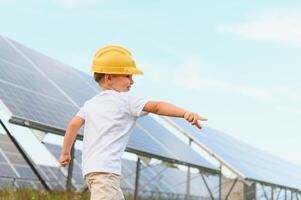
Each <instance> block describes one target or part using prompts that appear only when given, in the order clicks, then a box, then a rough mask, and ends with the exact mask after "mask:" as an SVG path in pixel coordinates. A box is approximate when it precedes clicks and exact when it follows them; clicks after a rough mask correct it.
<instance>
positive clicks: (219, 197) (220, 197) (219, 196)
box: [218, 165, 223, 200]
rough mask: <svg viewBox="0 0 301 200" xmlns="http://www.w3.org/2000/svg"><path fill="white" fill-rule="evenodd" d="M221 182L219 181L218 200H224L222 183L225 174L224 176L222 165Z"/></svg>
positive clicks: (220, 168) (220, 167)
mask: <svg viewBox="0 0 301 200" xmlns="http://www.w3.org/2000/svg"><path fill="white" fill-rule="evenodd" d="M219 171H220V173H219V180H218V199H219V200H222V192H223V191H222V181H223V174H222V165H220V166H219Z"/></svg>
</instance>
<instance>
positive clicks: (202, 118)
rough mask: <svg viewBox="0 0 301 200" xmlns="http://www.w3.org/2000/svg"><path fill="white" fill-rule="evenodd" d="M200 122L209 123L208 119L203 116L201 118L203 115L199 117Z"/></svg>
mask: <svg viewBox="0 0 301 200" xmlns="http://www.w3.org/2000/svg"><path fill="white" fill-rule="evenodd" d="M199 120H201V121H208V119H207V118H205V117H203V116H201V115H199Z"/></svg>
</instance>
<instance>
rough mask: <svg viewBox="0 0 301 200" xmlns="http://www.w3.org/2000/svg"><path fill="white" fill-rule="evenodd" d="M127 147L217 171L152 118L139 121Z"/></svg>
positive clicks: (143, 118)
mask: <svg viewBox="0 0 301 200" xmlns="http://www.w3.org/2000/svg"><path fill="white" fill-rule="evenodd" d="M127 147H129V148H133V149H136V150H140V151H143V152H146V153H149V154H156V155H160V156H162V157H167V158H170V159H174V160H178V161H179V162H185V163H186V164H190V165H194V166H203V167H204V168H208V169H216V168H215V167H214V166H213V165H212V164H210V163H209V162H207V161H206V160H205V159H203V158H202V157H201V156H200V155H199V154H197V153H196V152H195V151H194V150H192V149H191V148H189V147H188V145H186V144H184V142H182V141H181V140H179V139H178V138H177V137H176V136H174V135H173V134H172V133H170V132H169V131H168V130H167V129H165V128H164V127H162V125H160V124H159V123H158V122H156V121H155V120H154V119H152V117H150V116H145V117H142V118H139V119H138V120H137V125H136V127H135V129H134V130H133V133H132V135H131V137H130V140H129V142H128V145H127ZM216 170H217V169H216Z"/></svg>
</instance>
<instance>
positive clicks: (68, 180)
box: [66, 142, 75, 192]
mask: <svg viewBox="0 0 301 200" xmlns="http://www.w3.org/2000/svg"><path fill="white" fill-rule="evenodd" d="M74 144H75V142H74V143H73V145H72V147H71V152H70V156H71V160H70V162H69V166H68V175H67V180H66V190H67V191H68V192H70V191H71V189H72V182H71V180H72V172H73V159H74Z"/></svg>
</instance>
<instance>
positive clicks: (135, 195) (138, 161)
mask: <svg viewBox="0 0 301 200" xmlns="http://www.w3.org/2000/svg"><path fill="white" fill-rule="evenodd" d="M139 177H140V158H139V157H138V159H137V165H136V179H135V193H134V200H137V197H138V192H139Z"/></svg>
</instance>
